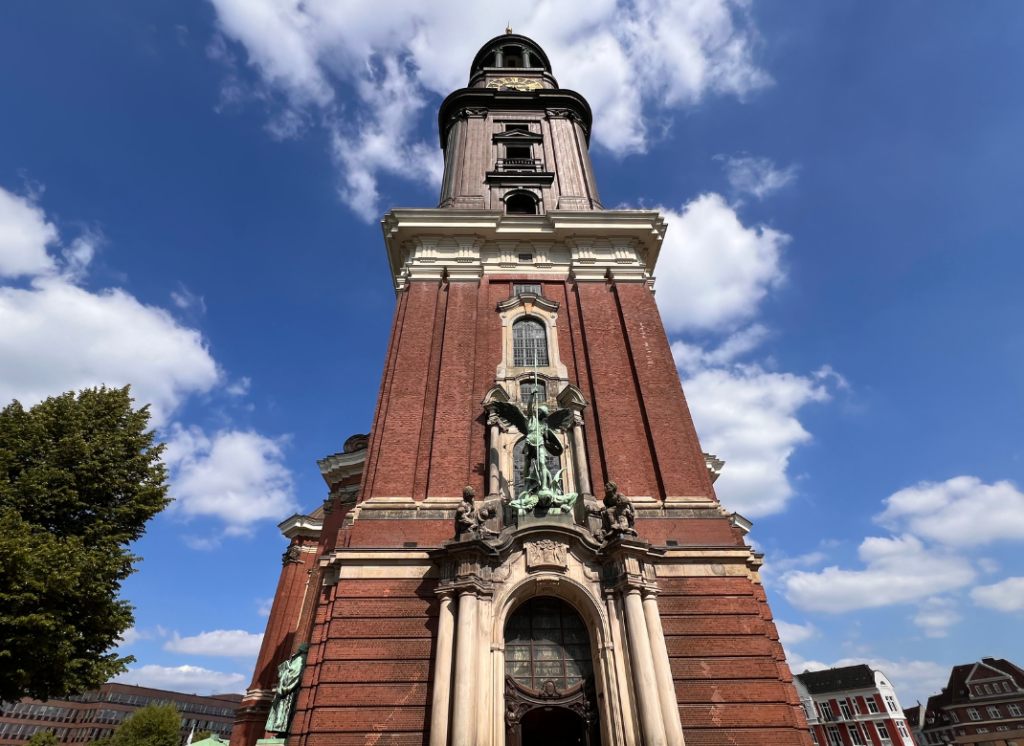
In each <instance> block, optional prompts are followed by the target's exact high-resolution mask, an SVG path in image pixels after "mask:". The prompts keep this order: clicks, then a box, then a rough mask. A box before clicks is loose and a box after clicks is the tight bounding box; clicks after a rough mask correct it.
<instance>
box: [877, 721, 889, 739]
mask: <svg viewBox="0 0 1024 746" xmlns="http://www.w3.org/2000/svg"><path fill="white" fill-rule="evenodd" d="M875 730H877V731H878V737H879V738H881V739H882V740H883V741H891V740H892V739H891V738H889V729H888V728H886V727H885V723H875Z"/></svg>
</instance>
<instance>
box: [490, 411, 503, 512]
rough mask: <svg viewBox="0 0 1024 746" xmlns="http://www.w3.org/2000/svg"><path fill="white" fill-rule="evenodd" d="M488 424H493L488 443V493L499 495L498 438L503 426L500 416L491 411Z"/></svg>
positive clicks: (499, 465)
mask: <svg viewBox="0 0 1024 746" xmlns="http://www.w3.org/2000/svg"><path fill="white" fill-rule="evenodd" d="M488 424H489V425H490V426H491V437H490V440H489V442H488V444H487V448H488V454H489V456H490V458H489V459H488V461H489V465H488V470H489V472H488V482H487V494H488V495H497V494H498V490H500V489H501V454H500V453H499V451H498V438H499V437H501V427H500V426H499V425H498V416H497V415H496V414H494V413H493V412H492V413H491V415H490V417H488Z"/></svg>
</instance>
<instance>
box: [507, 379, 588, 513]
mask: <svg viewBox="0 0 1024 746" xmlns="http://www.w3.org/2000/svg"><path fill="white" fill-rule="evenodd" d="M538 390H539V388H538V386H537V377H536V373H534V386H533V391H532V392H531V394H530V397H529V400H528V401H527V402H526V409H525V410H523V409H521V408H520V407H519V406H517V405H515V404H512V403H511V402H495V403H494V408H495V410H496V411H497V413H498V416H499V417H502V418H503V419H505V420H507V421H508V422H509V423H510V424H512V425H513V426H515V428H516V429H517V430H518V431H519V432H521V433H522V434H523V435H525V436H526V444H525V445H524V447H523V457H524V461H523V487H524V489H523V491H522V492H521V493H520V494H519V495H518V496H516V495H513V496H512V499H511V500H510V501H509V505H510V506H511V507H513V508H515V509H516V510H517V511H518V513H519V515H526V514H527V513H530V512H532V511H533V510H534V508H538V507H539V508H542V509H546V510H547V512H548V513H568V512H569V511H571V510H572V507H573V505H575V503H576V493H575V492H571V493H569V494H563V493H562V480H561V476H562V471H563V469H559V470H557V471H556V472H554V473H552V472H551V470H550V469H549V468H548V454H549V453H552V454H554V455H556V456H561V455H562V451H563V448H562V444H561V442H559V440H558V436H557V435H555V433H559V432H563V431H565V430H566V429H568V428H569V426H570V425H571V424H572V419H573V411H572V410H571V409H556V410H555V411H554V412H551V411H549V410H548V407H547V405H545V404H538V403H537V393H538Z"/></svg>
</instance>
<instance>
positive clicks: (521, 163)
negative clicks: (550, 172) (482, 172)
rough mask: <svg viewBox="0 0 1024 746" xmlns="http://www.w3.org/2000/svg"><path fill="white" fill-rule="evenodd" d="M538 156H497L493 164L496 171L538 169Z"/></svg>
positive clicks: (509, 171) (510, 171)
mask: <svg viewBox="0 0 1024 746" xmlns="http://www.w3.org/2000/svg"><path fill="white" fill-rule="evenodd" d="M540 170H541V163H540V159H539V158H499V159H498V163H497V165H496V166H495V171H497V172H498V173H516V172H521V171H540Z"/></svg>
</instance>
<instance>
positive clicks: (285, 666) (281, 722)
mask: <svg viewBox="0 0 1024 746" xmlns="http://www.w3.org/2000/svg"><path fill="white" fill-rule="evenodd" d="M308 653H309V645H307V644H306V643H302V644H301V645H299V650H298V652H297V653H296V654H295V655H293V656H292V657H291V658H289V659H288V660H286V661H285V662H284V663H282V664H281V665H280V666H278V667H277V676H278V683H277V689H276V690H275V692H274V702H273V704H271V705H270V713H269V714H268V715H267V732H268V733H288V732H290V730H291V727H292V717H293V716H294V715H295V701H296V700H297V699H298V698H299V687H300V686H301V685H302V672H303V670H305V668H306V655H307V654H308Z"/></svg>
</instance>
